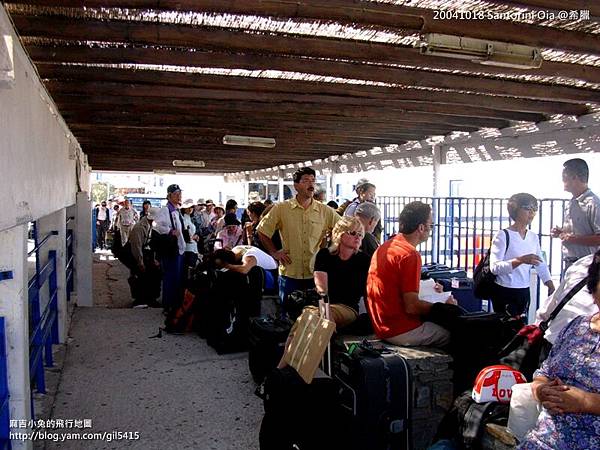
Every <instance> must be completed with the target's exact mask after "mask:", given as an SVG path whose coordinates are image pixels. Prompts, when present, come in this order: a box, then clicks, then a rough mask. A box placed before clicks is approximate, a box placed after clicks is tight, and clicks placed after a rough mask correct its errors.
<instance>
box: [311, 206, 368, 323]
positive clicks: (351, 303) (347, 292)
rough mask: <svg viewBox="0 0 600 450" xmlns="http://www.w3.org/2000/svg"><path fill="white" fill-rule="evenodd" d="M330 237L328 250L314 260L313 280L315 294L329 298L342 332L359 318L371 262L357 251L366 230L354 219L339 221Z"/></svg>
mask: <svg viewBox="0 0 600 450" xmlns="http://www.w3.org/2000/svg"><path fill="white" fill-rule="evenodd" d="M331 234H332V244H331V246H330V247H328V248H323V249H321V250H320V251H319V252H318V253H317V256H316V258H315V270H314V280H315V286H316V288H317V291H318V292H321V293H327V294H328V296H329V301H330V303H331V307H330V311H331V318H332V320H333V321H334V322H335V323H336V325H337V327H338V328H343V327H345V326H347V325H350V324H351V323H352V322H354V321H355V320H356V319H357V318H358V304H359V302H360V299H361V297H364V296H365V291H366V286H367V273H368V271H369V263H370V258H369V257H368V256H367V255H366V254H364V253H362V252H360V251H359V248H360V244H361V243H362V239H363V236H364V235H365V230H364V228H363V225H362V223H361V222H360V220H358V219H357V218H356V217H342V218H341V219H340V220H339V221H338V222H337V223H336V225H335V227H333V231H332V232H331Z"/></svg>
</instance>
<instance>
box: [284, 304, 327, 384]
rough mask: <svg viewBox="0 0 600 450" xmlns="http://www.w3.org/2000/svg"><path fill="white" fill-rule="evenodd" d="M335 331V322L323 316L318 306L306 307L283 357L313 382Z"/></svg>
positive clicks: (309, 381) (307, 379)
mask: <svg viewBox="0 0 600 450" xmlns="http://www.w3.org/2000/svg"><path fill="white" fill-rule="evenodd" d="M334 331H335V322H333V321H332V320H327V319H325V318H323V317H321V316H320V314H319V312H318V309H317V308H305V309H304V311H303V312H302V314H301V315H300V317H298V319H297V320H296V323H295V324H294V326H293V328H292V331H291V332H290V334H291V335H292V339H291V340H290V342H289V343H288V345H287V347H286V348H285V353H284V356H283V358H284V361H285V362H287V363H288V364H289V365H290V366H292V367H293V368H294V369H296V371H297V372H298V374H299V375H300V376H301V377H302V379H303V380H304V381H305V382H306V383H309V384H310V383H311V382H312V380H313V378H314V376H315V372H316V371H317V367H318V366H319V363H320V362H321V359H322V358H323V354H324V353H325V350H326V349H327V345H329V340H330V339H331V336H332V335H333V332H334Z"/></svg>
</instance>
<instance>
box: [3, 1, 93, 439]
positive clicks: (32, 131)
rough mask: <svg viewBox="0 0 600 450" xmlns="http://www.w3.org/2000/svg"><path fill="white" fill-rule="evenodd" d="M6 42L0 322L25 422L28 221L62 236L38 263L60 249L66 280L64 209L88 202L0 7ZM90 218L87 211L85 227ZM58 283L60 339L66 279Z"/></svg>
mask: <svg viewBox="0 0 600 450" xmlns="http://www.w3.org/2000/svg"><path fill="white" fill-rule="evenodd" d="M4 36H10V37H11V38H12V39H9V40H8V41H9V42H10V41H12V46H13V47H12V49H11V51H8V52H5V54H9V55H12V61H11V62H12V64H13V69H14V81H13V82H10V83H0V204H2V205H3V208H2V213H0V269H1V270H10V271H12V272H13V274H14V278H13V279H12V280H6V281H1V282H0V316H4V317H5V318H6V341H7V353H8V357H7V359H8V372H9V374H8V378H9V392H10V417H11V419H30V418H31V408H30V388H29V322H28V304H29V303H28V291H27V284H28V279H29V274H28V271H27V223H28V222H30V221H32V220H39V225H40V231H41V233H40V237H41V238H43V237H44V236H45V235H46V234H47V233H48V232H49V231H53V230H57V231H59V235H58V236H57V237H54V238H52V239H51V240H50V241H49V242H48V244H47V246H46V247H44V250H43V252H42V257H41V260H42V261H41V263H42V264H43V263H44V261H45V260H46V259H47V251H48V250H49V249H55V250H57V252H58V253H59V270H58V274H59V277H61V278H64V253H65V250H64V239H65V233H64V228H65V208H66V207H68V206H70V205H73V204H74V203H75V202H76V196H77V193H78V192H79V191H83V192H80V193H79V197H81V196H84V197H86V199H87V192H89V186H90V170H89V166H88V165H87V158H86V157H85V155H84V154H83V153H82V152H81V149H80V148H79V145H78V143H77V142H76V140H75V138H74V137H73V136H72V135H71V133H70V132H69V130H68V128H67V126H66V124H65V123H64V121H63V120H62V118H61V117H60V116H59V115H58V114H57V113H56V106H55V105H54V103H53V102H52V100H51V98H50V97H49V95H48V93H47V92H46V90H45V89H44V87H43V85H42V83H41V81H40V79H39V77H38V75H37V72H36V71H35V69H34V67H33V65H32V64H31V61H30V60H29V58H28V56H27V54H26V53H25V51H24V49H23V47H22V46H21V43H20V41H19V40H18V38H17V35H16V33H15V31H14V29H13V28H12V25H11V23H10V21H9V18H8V16H7V14H6V11H5V9H4V7H3V5H2V4H0V38H2V39H3V40H4V41H5V42H6V41H7V40H5V39H4ZM88 204H89V202H88ZM89 215H90V214H89V206H88V210H87V211H85V217H86V218H87V220H88V224H89V220H90V219H89ZM78 220H80V218H79V217H78ZM89 228H90V229H89V230H87V233H85V234H84V235H82V236H80V239H81V238H84V239H87V240H88V242H89V244H88V245H87V254H89V253H90V251H91V226H89ZM87 270H88V273H85V274H83V272H85V271H84V270H82V268H81V267H77V271H78V273H80V272H81V273H80V274H79V277H80V278H82V279H83V281H81V284H82V285H84V286H85V287H86V288H87V289H89V290H90V291H91V283H90V282H88V279H90V280H91V265H90V267H88V268H87ZM86 277H87V278H86ZM58 284H59V308H60V307H62V308H63V311H59V317H60V320H61V324H60V332H61V339H63V340H64V337H65V335H66V333H65V331H66V330H65V329H64V323H65V318H66V317H65V311H64V307H65V303H66V302H65V292H64V281H63V280H62V279H61V280H59V281H58ZM88 296H89V293H88ZM19 431H24V430H19ZM12 445H13V448H19V449H21V448H31V446H32V445H31V442H30V441H25V442H21V441H14V442H13V443H12Z"/></svg>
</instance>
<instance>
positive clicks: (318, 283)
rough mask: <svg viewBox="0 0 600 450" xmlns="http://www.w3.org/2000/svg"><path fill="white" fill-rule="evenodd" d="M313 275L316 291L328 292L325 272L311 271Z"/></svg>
mask: <svg viewBox="0 0 600 450" xmlns="http://www.w3.org/2000/svg"><path fill="white" fill-rule="evenodd" d="M313 277H314V279H315V287H316V288H317V292H323V293H327V292H328V289H327V288H328V284H327V283H328V278H327V272H318V271H315V272H313Z"/></svg>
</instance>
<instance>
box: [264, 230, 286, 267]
mask: <svg viewBox="0 0 600 450" xmlns="http://www.w3.org/2000/svg"><path fill="white" fill-rule="evenodd" d="M258 236H259V237H260V242H261V243H262V245H263V246H264V247H265V250H267V252H268V253H269V255H271V256H272V257H273V258H274V259H275V260H276V261H278V262H279V263H281V264H284V265H285V264H290V263H291V262H292V260H291V259H290V257H289V256H288V254H287V253H286V252H285V251H284V250H277V249H276V248H275V244H273V239H271V238H270V237H269V236H267V235H266V234H264V233H262V232H261V231H259V232H258Z"/></svg>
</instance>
